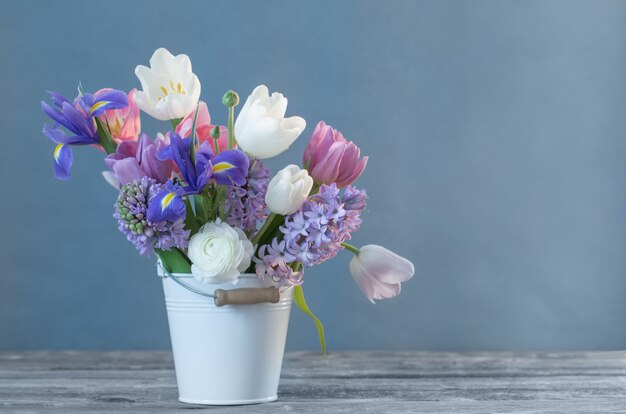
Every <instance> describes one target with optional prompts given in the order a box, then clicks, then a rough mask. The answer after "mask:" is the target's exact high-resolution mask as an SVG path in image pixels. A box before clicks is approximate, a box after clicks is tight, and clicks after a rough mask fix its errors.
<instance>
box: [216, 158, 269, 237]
mask: <svg viewBox="0 0 626 414" xmlns="http://www.w3.org/2000/svg"><path fill="white" fill-rule="evenodd" d="M269 180H270V173H269V170H268V169H267V168H265V166H264V165H263V163H262V162H261V161H260V160H252V161H251V162H250V169H249V171H248V177H247V180H246V183H245V184H244V185H233V186H232V187H229V188H228V193H227V196H226V197H227V198H226V211H227V212H228V213H229V214H228V217H227V218H226V223H228V224H229V225H231V226H233V227H239V228H240V229H241V230H243V231H244V232H245V233H246V234H248V235H251V234H252V233H254V232H255V231H256V229H257V224H258V223H259V222H261V221H262V220H265V219H266V218H267V205H266V204H265V193H266V192H267V184H268V183H269Z"/></svg>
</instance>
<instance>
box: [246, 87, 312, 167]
mask: <svg viewBox="0 0 626 414" xmlns="http://www.w3.org/2000/svg"><path fill="white" fill-rule="evenodd" d="M285 111H287V98H285V97H284V96H283V94H282V93H278V92H274V93H272V96H270V95H269V90H268V89H267V86H265V85H259V86H257V87H256V88H254V91H252V94H251V95H250V96H248V99H246V103H245V104H244V105H243V107H242V108H241V112H240V113H239V116H238V117H237V120H236V121H235V137H236V138H237V144H239V147H240V148H241V149H243V150H244V151H246V152H247V153H249V154H251V155H252V156H254V157H256V158H260V159H265V158H272V157H275V156H277V155H278V154H280V153H281V152H283V151H286V150H287V149H288V148H289V146H290V145H291V144H292V143H293V142H294V141H295V140H296V138H298V136H299V135H300V134H301V133H302V131H304V128H305V127H306V121H305V120H304V119H302V118H301V117H299V116H292V117H289V118H285Z"/></svg>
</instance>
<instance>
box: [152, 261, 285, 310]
mask: <svg viewBox="0 0 626 414" xmlns="http://www.w3.org/2000/svg"><path fill="white" fill-rule="evenodd" d="M157 267H159V268H160V269H161V271H162V272H163V276H159V277H162V278H170V279H172V281H173V282H175V283H177V284H178V285H180V286H181V287H183V288H185V289H187V290H188V291H190V292H192V293H195V294H197V295H200V296H204V297H207V298H212V299H213V300H214V301H215V306H217V307H222V306H224V305H251V304H255V303H278V301H279V300H280V291H279V290H278V289H277V288H275V287H271V286H270V287H265V288H237V289H216V290H215V291H214V292H213V294H210V293H206V292H203V291H201V290H198V289H196V288H194V287H192V286H189V285H188V284H186V283H185V282H183V281H182V280H180V278H179V277H177V276H174V275H173V274H171V273H170V272H169V271H168V270H167V269H166V268H165V266H163V265H162V264H161V263H160V262H157Z"/></svg>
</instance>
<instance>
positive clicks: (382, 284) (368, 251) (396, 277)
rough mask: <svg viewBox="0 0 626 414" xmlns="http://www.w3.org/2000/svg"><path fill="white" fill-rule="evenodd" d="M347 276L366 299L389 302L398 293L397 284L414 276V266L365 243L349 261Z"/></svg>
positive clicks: (398, 287) (390, 252)
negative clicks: (350, 276)
mask: <svg viewBox="0 0 626 414" xmlns="http://www.w3.org/2000/svg"><path fill="white" fill-rule="evenodd" d="M350 273H352V278H353V279H354V281H355V282H356V284H357V285H358V286H359V288H361V290H362V291H363V293H364V294H365V296H366V297H367V298H368V299H369V300H370V302H372V303H374V299H390V298H393V297H394V296H396V295H398V294H399V293H400V283H401V282H406V281H407V280H409V279H410V278H412V277H413V274H414V273H415V268H414V267H413V263H411V262H410V261H409V260H407V259H405V258H404V257H402V256H398V255H397V254H395V253H394V252H392V251H390V250H387V249H385V248H384V247H382V246H377V245H375V244H368V245H367V246H363V247H361V248H360V249H359V252H358V254H356V255H355V256H354V257H353V258H352V260H351V261H350Z"/></svg>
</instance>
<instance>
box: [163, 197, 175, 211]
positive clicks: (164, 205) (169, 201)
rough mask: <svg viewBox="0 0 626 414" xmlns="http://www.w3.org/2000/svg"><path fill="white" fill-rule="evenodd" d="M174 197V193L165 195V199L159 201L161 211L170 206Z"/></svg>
mask: <svg viewBox="0 0 626 414" xmlns="http://www.w3.org/2000/svg"><path fill="white" fill-rule="evenodd" d="M174 197H176V194H175V193H167V194H166V195H165V197H163V200H161V211H163V210H165V209H166V208H167V206H169V205H170V203H171V202H172V200H174Z"/></svg>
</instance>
